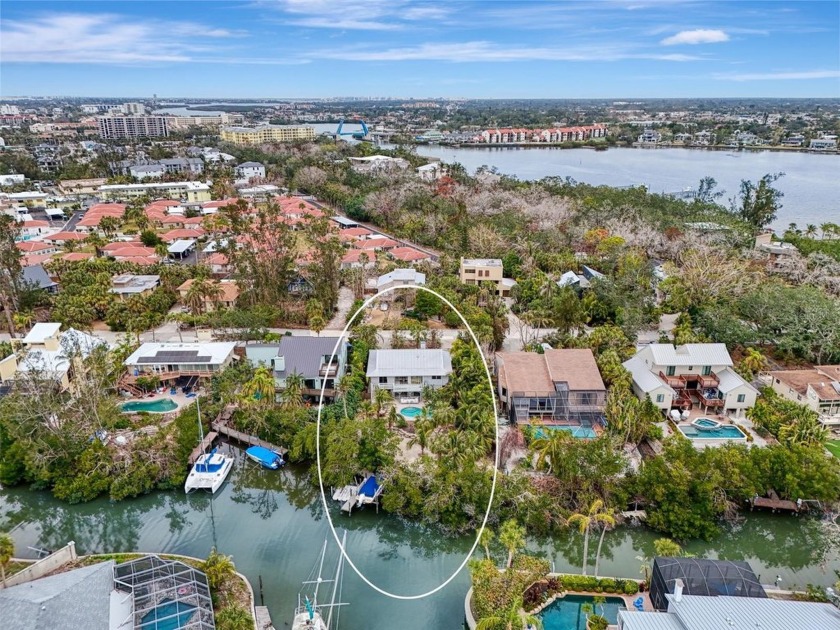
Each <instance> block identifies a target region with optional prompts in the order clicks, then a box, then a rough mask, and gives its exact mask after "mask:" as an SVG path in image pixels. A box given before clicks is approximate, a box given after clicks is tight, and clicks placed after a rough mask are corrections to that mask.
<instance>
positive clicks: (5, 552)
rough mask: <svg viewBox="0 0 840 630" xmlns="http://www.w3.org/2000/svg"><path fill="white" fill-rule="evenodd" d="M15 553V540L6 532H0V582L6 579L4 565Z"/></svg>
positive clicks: (5, 565) (7, 563) (6, 564)
mask: <svg viewBox="0 0 840 630" xmlns="http://www.w3.org/2000/svg"><path fill="white" fill-rule="evenodd" d="M14 553H15V541H14V540H12V537H11V536H9V535H8V534H7V533H5V532H3V533H0V582H5V581H6V567H7V566H8V565H9V561H10V560H11V559H12V556H13V555H14Z"/></svg>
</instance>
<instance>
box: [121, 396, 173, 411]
mask: <svg viewBox="0 0 840 630" xmlns="http://www.w3.org/2000/svg"><path fill="white" fill-rule="evenodd" d="M177 408H178V403H176V402H175V401H174V400H169V399H168V398H159V399H158V400H132V401H131V402H127V403H124V404H123V405H122V410H123V411H124V412H127V413H133V412H137V411H150V412H151V413H166V412H167V411H175V410H176V409H177Z"/></svg>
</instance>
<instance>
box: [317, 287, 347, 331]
mask: <svg viewBox="0 0 840 630" xmlns="http://www.w3.org/2000/svg"><path fill="white" fill-rule="evenodd" d="M353 302H354V300H353V291H352V289H350V288H349V287H340V288H339V290H338V310H337V311H336V312H335V315H333V318H332V319H331V320H330V321H329V323H328V324H327V327H326V328H325V329H324V330H329V331H334V330H337V331H339V332H340V331H342V330H344V325H345V324H346V323H347V316H348V315H349V314H350V308H351V307H352V306H353Z"/></svg>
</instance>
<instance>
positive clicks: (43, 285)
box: [23, 265, 58, 289]
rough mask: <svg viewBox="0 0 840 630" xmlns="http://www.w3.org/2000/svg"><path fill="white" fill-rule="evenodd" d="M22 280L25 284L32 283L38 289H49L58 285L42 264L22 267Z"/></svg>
mask: <svg viewBox="0 0 840 630" xmlns="http://www.w3.org/2000/svg"><path fill="white" fill-rule="evenodd" d="M23 281H24V282H26V283H27V284H34V285H35V286H37V287H38V288H39V289H51V288H52V287H55V286H58V285H57V284H56V283H55V282H53V280H52V278H50V276H49V275H48V274H47V271H46V269H44V265H31V266H29V267H24V268H23Z"/></svg>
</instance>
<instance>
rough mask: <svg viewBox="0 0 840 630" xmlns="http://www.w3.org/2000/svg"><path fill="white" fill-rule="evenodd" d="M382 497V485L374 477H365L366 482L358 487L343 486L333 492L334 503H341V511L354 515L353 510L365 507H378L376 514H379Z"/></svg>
mask: <svg viewBox="0 0 840 630" xmlns="http://www.w3.org/2000/svg"><path fill="white" fill-rule="evenodd" d="M381 495H382V485H381V484H380V483H379V482H378V481H377V480H376V477H374V476H373V475H368V476H367V477H365V479H364V481H362V482H361V483H360V484H358V485H356V486H352V485H350V486H343V487H341V488H338V489H337V490H333V493H332V498H333V501H338V502H339V503H341V511H342V512H347V514H348V515H352V513H353V508H357V507H362V506H363V505H371V504H373V505H374V506H376V513H377V514H378V513H379V497H380V496H381Z"/></svg>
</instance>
